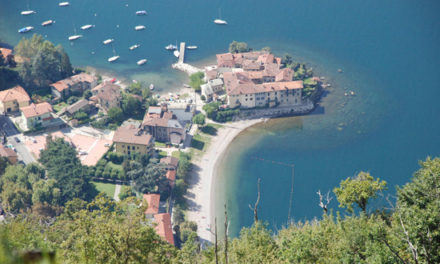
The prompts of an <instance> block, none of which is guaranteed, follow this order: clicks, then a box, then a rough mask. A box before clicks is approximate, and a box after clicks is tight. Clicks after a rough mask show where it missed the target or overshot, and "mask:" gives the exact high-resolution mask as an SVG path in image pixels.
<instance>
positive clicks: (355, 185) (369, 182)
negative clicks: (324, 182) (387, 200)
mask: <svg viewBox="0 0 440 264" xmlns="http://www.w3.org/2000/svg"><path fill="white" fill-rule="evenodd" d="M386 184H387V183H386V182H385V181H381V180H380V179H376V180H374V178H373V177H372V176H371V175H370V173H368V172H360V173H359V174H358V175H357V176H356V177H355V178H347V179H346V180H343V181H341V184H340V187H338V188H335V189H334V190H333V192H334V193H335V194H336V198H337V199H338V201H339V207H346V208H347V210H348V211H349V212H353V204H354V203H355V204H357V205H358V206H359V208H361V209H362V211H363V212H364V213H366V211H367V204H368V200H369V199H374V198H376V197H377V193H378V192H379V191H382V190H384V189H385V188H386Z"/></svg>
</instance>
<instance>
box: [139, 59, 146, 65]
mask: <svg viewBox="0 0 440 264" xmlns="http://www.w3.org/2000/svg"><path fill="white" fill-rule="evenodd" d="M146 62H147V59H142V60H138V62H137V65H142V64H145V63H146Z"/></svg>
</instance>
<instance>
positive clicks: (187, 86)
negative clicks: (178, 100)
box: [183, 83, 191, 88]
mask: <svg viewBox="0 0 440 264" xmlns="http://www.w3.org/2000/svg"><path fill="white" fill-rule="evenodd" d="M183 87H185V88H191V86H190V85H189V84H186V83H185V84H184V85H183Z"/></svg>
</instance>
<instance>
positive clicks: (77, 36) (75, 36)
mask: <svg viewBox="0 0 440 264" xmlns="http://www.w3.org/2000/svg"><path fill="white" fill-rule="evenodd" d="M81 37H82V35H73V36H70V37H69V40H70V41H73V40H77V39H79V38H81Z"/></svg>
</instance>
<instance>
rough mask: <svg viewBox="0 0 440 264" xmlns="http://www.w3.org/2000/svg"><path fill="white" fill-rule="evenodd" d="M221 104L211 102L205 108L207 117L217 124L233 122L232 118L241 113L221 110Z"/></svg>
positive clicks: (235, 110) (233, 110)
mask: <svg viewBox="0 0 440 264" xmlns="http://www.w3.org/2000/svg"><path fill="white" fill-rule="evenodd" d="M220 105H221V103H220V102H211V103H209V104H205V105H204V106H203V108H202V109H203V110H204V111H205V112H206V116H207V117H208V118H210V119H212V120H214V121H217V122H228V121H232V118H233V117H234V116H236V115H238V114H239V113H240V110H239V109H225V110H223V109H220Z"/></svg>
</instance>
